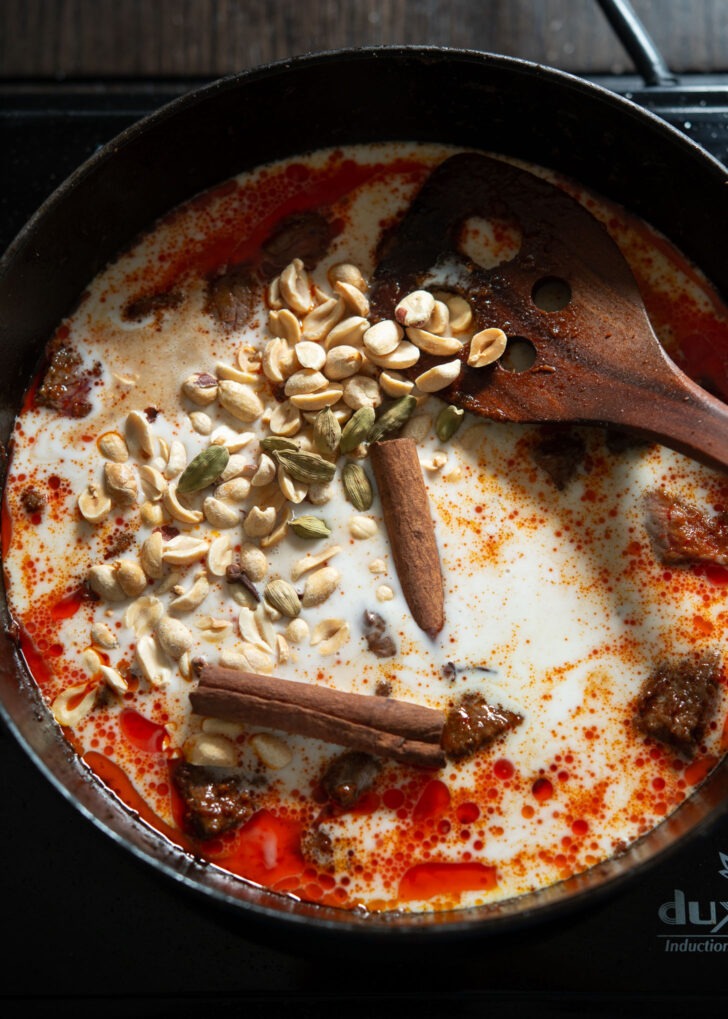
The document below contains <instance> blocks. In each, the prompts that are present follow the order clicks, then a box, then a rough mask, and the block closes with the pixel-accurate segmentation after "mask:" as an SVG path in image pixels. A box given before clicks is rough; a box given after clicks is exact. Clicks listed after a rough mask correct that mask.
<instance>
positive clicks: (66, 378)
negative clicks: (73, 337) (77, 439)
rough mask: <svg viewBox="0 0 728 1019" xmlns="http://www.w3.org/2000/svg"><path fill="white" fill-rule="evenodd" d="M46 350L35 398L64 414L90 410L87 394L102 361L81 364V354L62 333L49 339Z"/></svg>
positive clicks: (79, 415) (75, 415) (78, 414)
mask: <svg viewBox="0 0 728 1019" xmlns="http://www.w3.org/2000/svg"><path fill="white" fill-rule="evenodd" d="M47 353H48V367H47V368H46V372H45V375H44V377H43V381H42V382H41V384H40V387H39V388H38V392H37V394H36V398H35V402H36V403H37V405H38V406H39V407H50V409H51V410H55V411H57V412H58V413H59V414H61V415H63V417H69V418H83V417H86V415H87V414H89V413H90V411H91V401H90V400H89V399H88V394H89V393H90V391H91V386H92V384H93V381H94V379H97V378H98V377H99V376H100V375H101V365H100V364H95V365H93V367H91V368H84V367H83V360H82V358H81V355H80V354H79V353H78V351H77V350H75V349H74V348H73V347H72V346H71V345H70V344H69V343H67V342H66V340H65V339H63V338H62V337H56V338H55V339H53V340H52V341H51V342H50V344H49V345H48V351H47Z"/></svg>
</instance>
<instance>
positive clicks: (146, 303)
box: [122, 290, 183, 322]
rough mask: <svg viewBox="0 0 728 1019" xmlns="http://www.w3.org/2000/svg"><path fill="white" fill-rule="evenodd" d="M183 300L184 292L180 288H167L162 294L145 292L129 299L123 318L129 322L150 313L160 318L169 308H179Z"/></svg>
mask: <svg viewBox="0 0 728 1019" xmlns="http://www.w3.org/2000/svg"><path fill="white" fill-rule="evenodd" d="M182 300H183V297H182V294H181V293H180V292H179V291H178V290H167V291H166V292H165V293H162V294H145V295H144V296H143V297H138V298H137V299H136V300H135V301H129V303H128V304H127V305H126V307H125V308H124V310H123V312H122V318H125V319H126V320H127V322H135V321H137V320H139V319H142V318H146V317H147V316H148V315H154V316H155V318H159V317H160V316H161V314H162V312H164V311H166V310H167V309H168V308H178V307H179V306H180V304H181V303H182Z"/></svg>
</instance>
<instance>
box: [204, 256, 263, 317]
mask: <svg viewBox="0 0 728 1019" xmlns="http://www.w3.org/2000/svg"><path fill="white" fill-rule="evenodd" d="M254 289H255V278H254V276H253V271H252V269H251V267H250V266H249V265H245V264H243V265H236V266H234V267H233V268H232V269H229V270H228V271H227V272H226V273H224V274H223V275H221V276H215V277H214V278H213V279H211V280H210V281H209V282H208V284H207V300H206V303H205V310H206V311H207V312H208V313H209V314H210V315H212V317H213V318H214V319H216V321H217V322H218V323H219V325H221V326H222V327H223V329H225V330H227V331H229V332H232V331H233V330H234V329H241V328H242V327H243V326H244V325H245V324H246V323H247V321H248V319H249V318H250V316H251V314H252V311H253V294H254Z"/></svg>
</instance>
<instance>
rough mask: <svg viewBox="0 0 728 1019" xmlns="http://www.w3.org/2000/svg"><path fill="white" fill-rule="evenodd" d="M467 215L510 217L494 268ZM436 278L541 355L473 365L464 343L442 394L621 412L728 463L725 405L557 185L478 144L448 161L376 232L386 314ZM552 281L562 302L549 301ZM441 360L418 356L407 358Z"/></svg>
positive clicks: (524, 417) (524, 418) (696, 453)
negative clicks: (517, 366)
mask: <svg viewBox="0 0 728 1019" xmlns="http://www.w3.org/2000/svg"><path fill="white" fill-rule="evenodd" d="M471 217H482V218H484V219H487V220H490V221H493V220H495V221H498V220H500V221H503V220H505V221H507V222H510V223H514V222H515V224H517V226H518V227H519V229H520V231H521V235H522V242H521V246H520V250H519V251H518V254H517V255H516V256H515V257H514V258H513V259H512V260H511V261H509V262H506V263H503V264H501V265H498V266H496V267H495V268H492V269H484V268H482V267H480V266H478V265H476V264H475V263H474V262H473V261H472V260H471V259H469V258H467V257H465V256H464V255H463V254H462V253H461V252H460V250H459V243H460V235H461V232H462V227H463V224H464V222H465V221H466V220H467V219H469V218H471ZM438 285H441V286H442V288H443V289H451V290H455V291H456V292H458V293H460V294H462V295H463V296H464V297H465V298H466V299H467V300H468V301H469V303H470V305H471V307H472V309H473V313H474V319H475V326H476V328H477V329H478V330H480V329H484V328H488V327H492V326H497V327H499V328H501V329H502V330H503V331H504V332H505V333H506V334H507V336H508V337H509V346H510V345H512V344H515V341H516V339H518V340H519V341H520V342H521V344H523V345H525V346H527V347H528V349H529V350H530V352H531V355H532V360H533V363H532V364H531V365H530V367H527V368H526V369H525V370H520V371H519V370H508V368H507V367H506V366H505V364H504V363H503V361H498V362H495V363H494V364H490V365H487V366H486V367H483V368H471V367H469V366H468V365H467V363H466V362H467V356H468V349H469V345H467V344H466V346H465V347H464V349H463V352H462V354H461V355H460V356H461V358H462V360H463V368H462V371H461V373H460V376H459V378H458V379H457V380H456V381H455V383H453V385H452V386H451V387H449V388H448V389H447V390H444V391H441V392H440V394H439V395H441V396H443V397H444V398H445V399H447V400H449V401H450V402H452V403H455V404H458V405H460V406H462V407H464V408H465V409H466V410H469V411H473V412H474V413H476V414H480V415H482V416H484V417H488V418H493V419H495V420H500V421H519V422H571V423H579V424H587V423H589V424H599V425H613V426H617V427H619V428H623V429H626V430H630V431H633V432H635V433H637V434H638V435H639V436H641V437H643V438H647V439H649V440H651V441H657V442H660V443H662V444H664V445H666V446H670V447H672V448H673V449H676V450H679V451H680V452H682V453H686V454H688V455H689V456H691V457H694V458H695V459H696V460H700V461H702V462H704V463H706V464H708V465H710V466H712V467H719V468H728V407H726V405H725V404H723V403H722V402H721V401H720V400H718V399H716V398H715V397H713V396H711V395H710V394H709V393H707V392H705V390H703V389H701V388H700V386H698V385H696V383H694V382H693V381H692V380H691V379H689V378H688V376H687V375H685V374H684V372H682V371H681V370H680V369H679V368H678V367H677V366H676V365H675V364H674V363H673V362H672V361H671V360H670V358H669V357H668V356H667V354H666V353H665V351H664V349H663V348H662V346H661V344H660V342H659V340H658V339H657V337H656V335H655V333H654V331H653V329H652V326H651V324H650V321H649V319H648V317H647V312H646V311H645V307H644V305H643V303H642V299H641V297H640V293H639V290H638V288H637V284H636V282H635V280H634V277H633V276H632V272H631V270H630V268H629V266H628V265H627V263H626V261H625V259H624V257H623V255H622V254H621V252H620V250H619V248H618V247H617V245H616V244H615V243H614V241H613V240H612V239H611V238H610V236H609V234H608V233H607V231H606V229H605V228H604V227H603V226H602V224H601V223H600V222H599V221H598V220H596V219H595V218H594V217H593V216H592V215H591V214H590V213H589V212H587V211H586V210H585V209H584V207H583V206H582V205H580V204H579V203H578V202H577V201H576V200H575V199H573V198H571V197H570V196H569V195H567V194H566V193H565V192H564V191H562V190H561V189H560V188H558V187H556V186H555V185H553V184H550V183H549V182H547V181H545V180H543V179H542V178H540V177H536V176H535V175H534V174H531V173H528V172H527V171H525V170H522V169H519V168H517V167H515V166H512V165H511V164H509V163H506V162H503V161H501V160H497V159H490V158H488V157H486V156H482V155H478V154H475V153H466V154H462V155H457V156H453V157H452V158H450V159H448V160H446V161H445V162H443V163H442V164H441V165H440V166H439V167H437V168H436V169H435V170H434V171H433V172H432V174H431V175H430V176H429V178H428V179H427V181H426V182H425V184H424V185H423V187H422V189H421V190H420V192H419V193H418V195H417V197H416V198H415V200H414V201H413V203H412V205H411V206H410V209H409V210H408V212H407V214H406V216H405V218H404V219H403V220H402V222H401V223H400V224H399V225H398V226H397V228H396V229H395V230H394V231H393V232H392V233H391V234H390V235H389V236H388V237H387V238H386V239H385V241H384V243H383V245H382V257H381V260H380V262H379V265H378V266H377V269H376V271H375V274H374V280H373V294H372V303H373V306H374V309H375V312H376V313H377V314H378V315H380V316H382V317H392V316H393V314H394V308H395V306H396V304H397V303H398V301H399V300H400V299H401V298H402V297H404V296H405V295H406V294H408V293H410V292H411V291H412V290H415V289H417V288H419V287H432V288H436V287H437V286H438ZM549 291H551V292H552V293H554V292H556V293H560V294H561V295H562V300H563V299H564V297H565V298H567V299H568V300H567V303H565V305H564V306H563V307H557V310H551V311H550V310H545V307H543V306H539V305H545V306H546V307H548V303H547V301H546V300H544V299H543V295H544V294H548V293H549ZM536 302H538V303H536ZM559 303H561V302H559V301H557V302H556V304H557V306H558V304H559ZM506 353H508V351H507V352H506ZM437 360H442V359H441V358H438V359H433V358H431V357H430V356H429V355H428V356H423V358H422V359H421V360H420V362H418V365H417V368H416V370H415V369H413V371H415V372H416V374H419V373H420V372H421V371H423V370H425V368H427V367H429V366H430V365H431V364H434V363H436V361H437Z"/></svg>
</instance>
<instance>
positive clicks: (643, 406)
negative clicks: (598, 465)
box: [611, 366, 728, 470]
mask: <svg viewBox="0 0 728 1019" xmlns="http://www.w3.org/2000/svg"><path fill="white" fill-rule="evenodd" d="M672 369H673V376H674V382H675V384H674V386H667V385H663V386H661V387H659V388H654V389H650V390H642V391H639V392H635V394H634V399H632V400H630V401H628V402H625V404H624V406H623V407H622V408H621V409H620V413H619V414H613V415H612V422H611V423H613V424H616V425H620V426H624V427H626V428H630V429H631V430H632V431H635V432H637V433H639V434H640V435H642V436H644V437H645V438H647V439H650V440H651V441H654V442H660V443H662V444H663V445H666V446H669V447H670V448H672V449H676V450H678V451H679V452H681V453H685V454H686V455H687V456H690V457H693V458H694V459H695V460H699V461H700V462H701V463H704V464H707V465H708V466H709V467H714V468H718V469H719V470H728V406H726V404H724V403H722V402H721V401H720V400H718V399H716V398H715V397H714V396H711V395H710V393H707V392H706V391H705V390H704V389H701V388H700V386H698V385H696V384H695V383H694V382H693V381H692V380H691V379H689V378H688V376H687V375H684V374H683V372H681V371H680V369H679V368H677V367H675V366H672ZM617 418H618V420H617Z"/></svg>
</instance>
